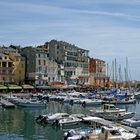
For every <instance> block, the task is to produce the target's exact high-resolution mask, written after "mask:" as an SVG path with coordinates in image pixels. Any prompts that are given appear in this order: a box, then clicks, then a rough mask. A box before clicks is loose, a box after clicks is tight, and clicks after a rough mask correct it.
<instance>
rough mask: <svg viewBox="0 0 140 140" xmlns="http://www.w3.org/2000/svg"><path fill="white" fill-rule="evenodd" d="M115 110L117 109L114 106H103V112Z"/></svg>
mask: <svg viewBox="0 0 140 140" xmlns="http://www.w3.org/2000/svg"><path fill="white" fill-rule="evenodd" d="M114 109H117V108H116V107H115V105H113V104H104V105H103V110H114Z"/></svg>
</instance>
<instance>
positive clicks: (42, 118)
mask: <svg viewBox="0 0 140 140" xmlns="http://www.w3.org/2000/svg"><path fill="white" fill-rule="evenodd" d="M67 117H69V114H68V113H55V114H47V115H39V116H38V117H37V118H36V121H37V122H40V123H53V122H55V121H56V120H61V119H63V118H67Z"/></svg>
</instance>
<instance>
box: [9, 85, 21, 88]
mask: <svg viewBox="0 0 140 140" xmlns="http://www.w3.org/2000/svg"><path fill="white" fill-rule="evenodd" d="M8 88H9V89H22V87H21V86H18V85H8Z"/></svg>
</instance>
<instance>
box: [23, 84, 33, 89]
mask: <svg viewBox="0 0 140 140" xmlns="http://www.w3.org/2000/svg"><path fill="white" fill-rule="evenodd" d="M22 88H23V89H34V87H33V86H32V85H22Z"/></svg>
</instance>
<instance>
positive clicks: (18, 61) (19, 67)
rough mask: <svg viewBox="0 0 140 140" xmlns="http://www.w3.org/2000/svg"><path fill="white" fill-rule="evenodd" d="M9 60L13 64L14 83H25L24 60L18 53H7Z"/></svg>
mask: <svg viewBox="0 0 140 140" xmlns="http://www.w3.org/2000/svg"><path fill="white" fill-rule="evenodd" d="M9 58H10V59H11V60H12V61H13V64H14V70H13V73H14V83H16V84H21V83H24V82H25V58H24V57H22V56H21V55H20V54H19V53H9Z"/></svg>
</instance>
